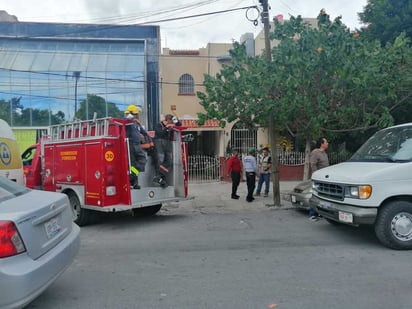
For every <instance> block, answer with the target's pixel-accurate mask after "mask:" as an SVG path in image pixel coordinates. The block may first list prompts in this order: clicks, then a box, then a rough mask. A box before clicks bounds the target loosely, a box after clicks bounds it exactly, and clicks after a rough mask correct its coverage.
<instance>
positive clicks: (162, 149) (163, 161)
mask: <svg viewBox="0 0 412 309" xmlns="http://www.w3.org/2000/svg"><path fill="white" fill-rule="evenodd" d="M181 125H182V124H181V122H180V121H179V119H177V117H175V116H173V115H171V114H167V115H166V116H165V117H164V119H163V120H162V121H160V122H159V123H158V124H156V126H155V129H154V131H155V135H154V143H155V147H156V151H157V154H158V159H159V165H158V171H156V172H158V173H156V174H158V182H159V184H160V185H161V186H166V185H167V183H166V176H167V174H168V173H169V170H170V169H171V167H172V163H173V160H172V150H173V149H172V143H171V139H172V138H173V135H172V133H173V132H172V130H173V127H174V126H181Z"/></svg>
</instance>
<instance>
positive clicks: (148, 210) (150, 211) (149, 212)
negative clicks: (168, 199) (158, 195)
mask: <svg viewBox="0 0 412 309" xmlns="http://www.w3.org/2000/svg"><path fill="white" fill-rule="evenodd" d="M160 208H162V204H157V205H153V206H148V207H143V208H134V209H133V216H153V215H155V214H156V213H158V212H159V210H160Z"/></svg>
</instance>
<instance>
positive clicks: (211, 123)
mask: <svg viewBox="0 0 412 309" xmlns="http://www.w3.org/2000/svg"><path fill="white" fill-rule="evenodd" d="M180 122H181V123H182V127H186V128H187V130H191V131H223V128H222V127H220V125H219V123H220V121H219V120H214V119H208V120H206V121H205V123H204V124H203V125H202V126H199V124H198V120H195V119H180Z"/></svg>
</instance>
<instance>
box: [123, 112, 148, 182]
mask: <svg viewBox="0 0 412 309" xmlns="http://www.w3.org/2000/svg"><path fill="white" fill-rule="evenodd" d="M139 112H140V109H139V108H138V107H137V106H136V105H129V106H128V107H127V109H126V110H125V112H124V114H125V118H126V119H128V120H129V121H130V122H129V123H127V124H126V137H127V138H128V140H129V157H130V165H131V166H130V174H129V178H130V186H131V187H132V188H133V189H140V186H139V181H138V175H139V173H140V172H144V171H145V167H146V161H147V159H146V155H145V153H144V151H143V149H142V147H141V145H140V144H141V139H140V134H142V133H141V130H142V129H143V127H141V124H140V121H139V117H138V115H139ZM140 127H141V128H140ZM143 130H144V129H143ZM146 134H147V133H146Z"/></svg>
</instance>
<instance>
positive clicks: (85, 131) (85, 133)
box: [49, 117, 121, 141]
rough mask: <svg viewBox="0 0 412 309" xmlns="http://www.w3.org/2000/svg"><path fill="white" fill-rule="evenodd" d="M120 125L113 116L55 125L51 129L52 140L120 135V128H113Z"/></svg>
mask: <svg viewBox="0 0 412 309" xmlns="http://www.w3.org/2000/svg"><path fill="white" fill-rule="evenodd" d="M119 125H121V124H120V123H116V122H114V121H113V118H111V117H108V118H100V119H95V120H80V121H74V122H71V123H64V124H58V125H53V126H50V131H49V134H50V141H64V140H75V139H83V138H89V137H110V136H118V135H119V134H120V133H119V130H113V127H117V128H119ZM109 129H110V130H109Z"/></svg>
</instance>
